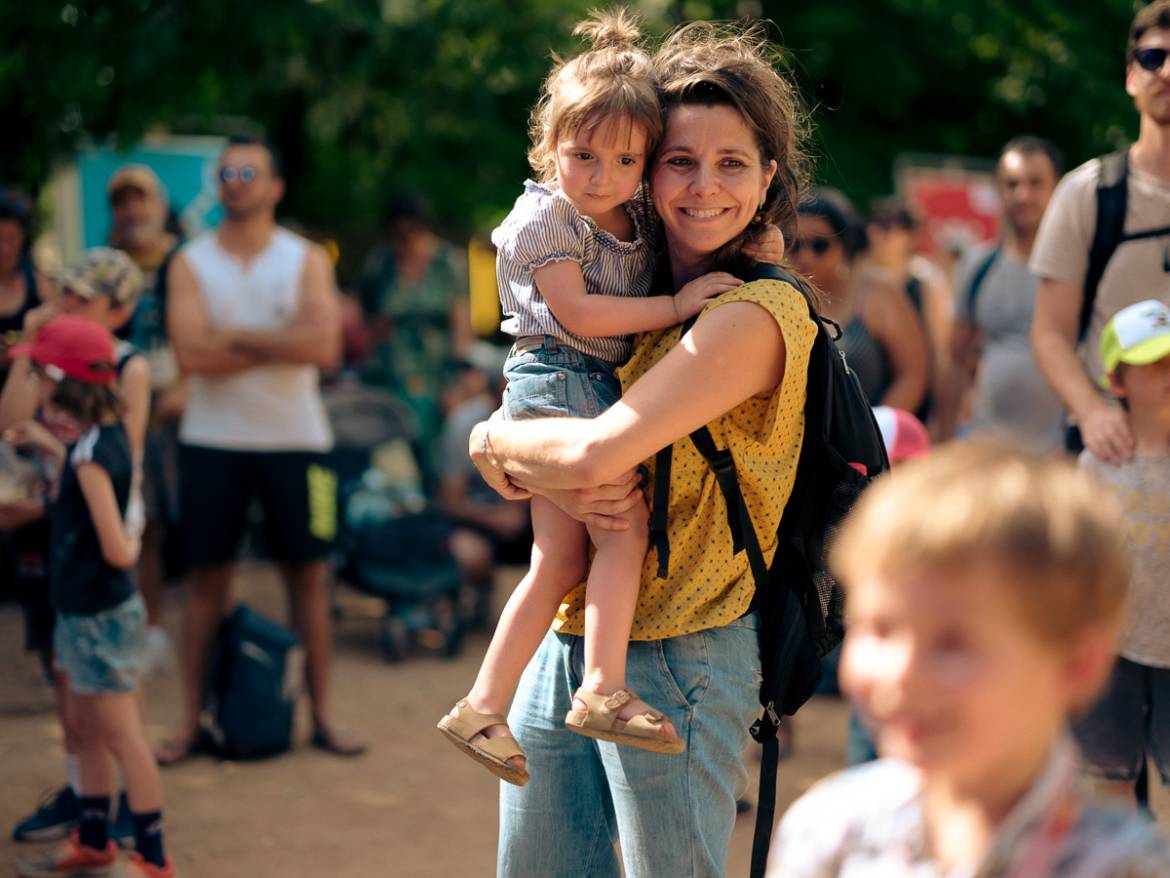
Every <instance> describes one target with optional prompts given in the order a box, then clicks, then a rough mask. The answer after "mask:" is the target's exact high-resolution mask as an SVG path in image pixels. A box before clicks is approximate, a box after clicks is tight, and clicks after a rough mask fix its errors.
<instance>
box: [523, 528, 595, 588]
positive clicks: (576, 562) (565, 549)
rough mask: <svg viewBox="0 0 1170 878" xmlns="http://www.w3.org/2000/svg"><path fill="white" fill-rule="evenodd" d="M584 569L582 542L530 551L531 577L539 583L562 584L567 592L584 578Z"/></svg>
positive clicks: (539, 547)
mask: <svg viewBox="0 0 1170 878" xmlns="http://www.w3.org/2000/svg"><path fill="white" fill-rule="evenodd" d="M586 569H587V566H586V558H585V543H584V541H583V540H574V541H573V544H569V543H568V542H567V541H566V542H563V543H561V544H559V545H558V544H556V543H554V544H553V545H551V546H534V547H533V549H532V575H533V577H534V578H535V579H536V580H537V581H539V582H556V583H558V584H559V583H563V584H565V587H566V590H567V589H568V588H572V587H573V586H574V585H576V584H577V583H578V582H580V581H581V580H582V579H584V578H585V571H586Z"/></svg>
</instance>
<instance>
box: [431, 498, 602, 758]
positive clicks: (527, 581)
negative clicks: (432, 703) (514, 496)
mask: <svg viewBox="0 0 1170 878" xmlns="http://www.w3.org/2000/svg"><path fill="white" fill-rule="evenodd" d="M532 536H533V543H532V564H531V566H530V567H529V569H528V573H527V574H525V576H524V578H523V579H521V580H520V584H519V585H517V586H516V590H515V591H513V592H512V595H511V597H509V598H508V603H507V604H506V605H505V606H504V611H503V613H501V614H500V620H499V622H498V623H497V624H496V631H495V633H494V634H493V635H492V641H491V644H490V645H489V646H488V649H487V653H486V654H485V655H484V659H483V664H481V665H480V668H479V674H478V676H477V677H476V678H475V685H474V686H472V687H471V692H470V693H468V695H467V701H468V703H469V704H470V705H471V706H472V707H473V708H475V709H476V710H477V711H479V712H480V713H500V714H502V713H504V712H505V711H506V710H507V709H508V703H509V702H510V701H511V700H512V695H513V693H515V691H516V686H517V685H518V684H519V682H520V677H521V675H522V674H523V673H524V669H525V668H526V667H527V666H528V662H529V661H530V660H531V659H532V656H533V654H534V653H535V652H536V649H537V647H538V646H540V642H541V641H542V640H543V639H544V636H545V634H547V633H548V627H549V625H550V624H551V623H552V620H553V617H554V616H555V615H556V612H557V607H559V606H560V603H561V600H562V599H563V598H564V596H565V594H566V593H567V592H568V591H569V590H570V589H572V587H573V586H574V585H576V584H577V583H578V582H580V581H581V577H582V576H584V574H585V526H584V525H583V524H581V523H580V522H579V521H575V520H574V519H572V518H570V517H569V516H568V515H566V514H565V513H564V512H562V511H561V510H560V509H559V508H558V507H557V506H555V505H554V504H553V503H551V502H550V501H548V500H546V499H545V498H544V497H533V498H532ZM452 714H454V715H455V716H458V715H459V708H458V707H456V708H455V709H454V710H452ZM484 734H485V735H486V736H487V737H489V738H493V737H495V736H496V735H501V734H507V727H506V726H504V725H495V726H489V727H488V728H486V729H484ZM513 760H518V762H516V764H517V766H522V765H523V758H522V757H513ZM513 760H509V761H510V762H512V761H513Z"/></svg>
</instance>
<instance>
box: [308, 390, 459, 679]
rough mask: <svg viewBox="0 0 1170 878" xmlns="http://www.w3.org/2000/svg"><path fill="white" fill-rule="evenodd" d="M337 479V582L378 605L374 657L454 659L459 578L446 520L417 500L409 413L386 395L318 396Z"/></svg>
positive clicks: (413, 432)
mask: <svg viewBox="0 0 1170 878" xmlns="http://www.w3.org/2000/svg"><path fill="white" fill-rule="evenodd" d="M325 408H326V411H327V412H328V414H329V420H330V423H331V424H332V426H333V434H334V440H335V445H334V451H333V464H334V467H335V469H336V472H337V476H338V502H339V510H338V512H339V515H338V519H339V534H338V551H339V559H338V564H337V572H338V577H339V578H340V579H341V580H342V581H344V582H346V583H347V584H349V585H351V586H353V587H354V588H356V589H357V590H358V591H361V592H363V593H365V594H369V595H373V596H374V597H378V598H382V599H384V600H385V601H386V614H385V615H384V616H383V617H382V622H381V636H380V641H381V646H382V651H383V653H384V655H385V656H386V658H387V659H388V660H389V661H394V662H397V661H402V660H403V659H404V658H406V656H407V655H408V654H409V653H410V652H411V651H412V650H413V649H414V647H415V646H418V645H423V646H428V647H432V648H435V649H436V650H437V651H438V652H439V653H440V654H441V655H443V656H445V657H448V658H453V657H454V656H456V655H457V654H458V652H459V648H460V646H461V645H462V642H463V633H464V628H463V621H462V619H461V617H460V613H459V594H460V590H461V586H462V575H461V573H460V570H459V567H458V565H457V564H456V563H455V559H454V558H453V557H452V556H451V552H450V550H449V549H448V543H447V540H448V536H449V533H450V526H449V524H448V522H447V519H446V516H444V515H443V514H442V513H441V512H439V511H437V510H435V509H432V508H430V507H429V506H428V505H427V502H426V499H425V497H424V496H423V493H422V489H421V484H420V478H419V471H418V465H417V463H416V460H415V456H414V452H413V450H412V446H411V443H412V441H413V440H414V438H415V436H416V434H417V426H416V423H415V419H414V415H413V413H412V412H411V411H410V409H409V408H408V407H407V406H406V404H405V403H403V402H402V401H401V400H399V399H398V398H397V397H396V396H394V395H393V394H391V393H388V392H386V391H381V390H376V389H374V388H370V387H365V386H362V385H361V384H360V383H358V382H356V381H349V382H344V383H342V384H340V385H338V386H336V387H333V388H330V389H329V390H328V391H327V392H326V393H325Z"/></svg>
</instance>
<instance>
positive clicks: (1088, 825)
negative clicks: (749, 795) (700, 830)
mask: <svg viewBox="0 0 1170 878" xmlns="http://www.w3.org/2000/svg"><path fill="white" fill-rule="evenodd" d="M1065 818H1070V820H1069V821H1068V824H1067V826H1063V825H1062V821H1063V820H1065ZM1041 863H1043V864H1044V865H1041ZM767 874H768V878H830V876H834V878H895V876H898V878H911V876H913V878H1025V876H1027V878H1041V876H1049V875H1051V876H1060V878H1165V876H1170V843H1168V841H1167V839H1166V838H1165V837H1164V836H1163V835H1162V833H1161V832H1160V831H1159V830H1158V828H1157V827H1156V826H1154V825H1152V824H1151V823H1149V822H1147V821H1146V820H1144V819H1143V818H1141V817H1139V816H1138V815H1137V814H1134V813H1130V812H1127V811H1122V810H1119V809H1116V808H1112V807H1109V806H1107V805H1105V804H1103V803H1100V802H1096V801H1093V800H1092V799H1090V797H1089V791H1088V789H1087V788H1086V787H1085V786H1083V782H1082V780H1081V778H1080V764H1079V759H1078V757H1077V753H1076V749H1075V746H1074V745H1073V744H1072V743H1071V742H1070V741H1068V740H1061V741H1060V742H1059V743H1058V744H1057V746H1056V747H1055V748H1054V750H1053V753H1052V756H1051V758H1050V759H1049V762H1048V764H1047V766H1046V767H1045V768H1044V770H1043V771H1042V772H1041V774H1040V776H1039V777H1038V778H1037V780H1036V782H1035V783H1034V784H1033V786H1032V787H1031V789H1029V791H1028V792H1027V793H1026V794H1025V795H1024V797H1023V798H1022V799H1021V800H1020V801H1019V803H1018V804H1017V805H1016V806H1015V808H1013V810H1012V811H1011V812H1010V813H1009V814H1008V816H1007V817H1006V818H1005V819H1004V821H1003V823H1002V825H1001V826H1000V828H999V830H998V832H997V833H996V836H995V839H994V841H993V842H992V845H991V848H990V850H989V851H988V852H987V854H986V856H985V857H984V858H983V861H982V862H981V863H979V864H977V865H974V866H961V867H956V868H946V867H943V866H940V865H939V864H938V863H936V862H935V861H934V860H933V859H932V857H931V853H930V850H929V848H928V845H927V841H926V830H925V825H924V821H923V813H922V795H921V775H920V774H919V773H918V772H917V771H916V770H915V769H913V768H911V767H910V766H907V765H905V764H904V763H901V762H897V761H895V760H890V759H884V760H880V761H878V762H873V763H870V764H868V765H863V766H859V767H857V768H853V769H850V770H848V771H844V772H841V773H839V774H836V775H834V776H832V777H830V778H828V779H826V780H824V781H822V782H821V783H819V784H818V785H816V786H815V787H813V789H812V790H810V791H809V792H808V793H806V794H805V795H804V796H803V797H801V798H800V799H799V800H798V801H797V802H796V803H795V804H794V805H793V806H792V808H791V809H790V810H789V811H788V813H787V814H785V815H784V818H783V819H782V820H781V822H780V828H779V835H778V838H777V840H776V843H775V844H774V846H773V848H772V854H771V857H770V858H769V861H768V872H767Z"/></svg>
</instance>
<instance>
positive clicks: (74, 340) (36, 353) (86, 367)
mask: <svg viewBox="0 0 1170 878" xmlns="http://www.w3.org/2000/svg"><path fill="white" fill-rule="evenodd" d="M8 353H9V356H11V357H24V356H27V357H28V358H29V359H31V360H32V361H33V362H34V363H36V364H37V365H38V366H55V367H57V368H58V369H60V370H61V372H62V373H63V374H65V375H68V376H69V377H70V378H76V379H77V380H78V381H84V382H86V383H87V384H112V383H113V382H114V378H115V374H116V371H117V357H116V355H115V354H114V337H113V336H112V335H110V333H109V330H107V329H106V328H105V327H104V326H102V325H101V324H100V323H95V322H94V321H92V320H87V319H85V318H84V317H77V316H75V315H73V314H60V315H58V316H56V317H54V318H53V319H52V320H50V321H49V322H48V323H46V324H45V325H44V326H42V327H41V329H40V331H39V332H37V337H36V338H35V339H33V340H32V341H31V342H25V343H24V344H18V345H14V346H13V347H11V348H10V349H9V352H8Z"/></svg>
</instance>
